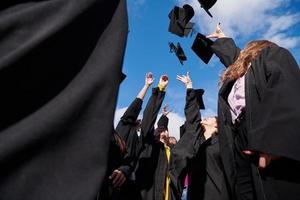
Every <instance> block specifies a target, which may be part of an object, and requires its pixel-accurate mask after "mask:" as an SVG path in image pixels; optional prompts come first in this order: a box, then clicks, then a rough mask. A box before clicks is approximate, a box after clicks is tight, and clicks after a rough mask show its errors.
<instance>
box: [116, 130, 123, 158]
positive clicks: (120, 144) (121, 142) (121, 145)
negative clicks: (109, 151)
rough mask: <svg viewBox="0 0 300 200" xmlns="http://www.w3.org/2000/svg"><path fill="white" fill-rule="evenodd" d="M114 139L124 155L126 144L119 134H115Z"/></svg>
mask: <svg viewBox="0 0 300 200" xmlns="http://www.w3.org/2000/svg"><path fill="white" fill-rule="evenodd" d="M114 138H115V140H116V143H117V145H118V146H119V147H120V152H121V153H122V154H124V153H125V152H126V144H125V142H124V140H123V139H122V138H121V136H120V135H119V134H118V133H117V132H115V133H114Z"/></svg>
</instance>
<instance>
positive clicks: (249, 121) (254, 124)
mask: <svg viewBox="0 0 300 200" xmlns="http://www.w3.org/2000/svg"><path fill="white" fill-rule="evenodd" d="M212 48H213V49H214V50H215V53H216V55H217V56H219V58H220V60H221V62H223V64H224V65H225V66H226V67H228V66H229V65H231V64H233V63H234V61H235V59H236V58H237V57H238V53H239V52H240V49H239V48H237V47H236V45H235V44H234V42H233V40H232V39H230V38H222V39H218V40H216V41H215V43H214V44H213V45H212ZM299 73H300V72H299V67H298V65H297V63H296V62H295V60H294V59H293V57H292V56H291V54H290V53H289V52H288V51H287V50H286V49H283V48H281V47H271V48H266V49H264V50H263V51H262V53H261V55H260V56H259V57H258V58H257V59H256V60H254V61H252V62H251V67H250V68H249V69H248V71H247V73H246V76H245V97H246V107H245V112H246V115H245V118H246V130H247V134H246V135H247V142H248V144H247V149H250V150H254V151H258V152H264V153H269V154H273V155H279V156H282V157H283V158H281V159H283V160H284V159H285V158H288V159H294V160H299V154H298V152H300V149H299V147H300V144H299V140H298V139H297V130H298V126H299V124H300V121H299V120H300V118H299V116H300V110H299V106H297V103H298V102H299V100H300V99H299V98H300V95H299V93H298V92H297V91H298V90H299V86H300V75H299ZM233 84H234V80H226V81H225V82H224V83H223V85H222V87H221V89H220V91H219V101H218V117H219V120H218V122H219V125H218V127H219V131H220V150H221V152H222V154H221V156H222V162H223V164H224V168H225V172H226V177H227V181H228V184H229V186H230V188H231V192H232V195H234V177H235V171H234V169H235V166H234V165H233V163H234V154H233V133H232V130H231V114H230V110H229V109H230V108H229V105H228V103H227V101H226V99H227V97H228V94H229V92H230V90H231V88H232V85H233ZM256 156H257V155H256ZM282 162H284V161H282ZM295 162H297V161H295ZM298 162H299V161H298ZM256 166H257V158H256V159H255V156H254V158H253V159H252V165H251V171H252V174H253V177H260V176H261V174H260V172H259V171H258V169H257V167H256ZM270 166H272V163H271V164H270ZM288 183H289V184H293V182H288V180H286V184H288ZM254 186H255V190H256V192H255V193H256V198H257V199H265V196H268V195H269V194H268V193H267V192H268V191H270V190H265V188H264V187H263V184H262V180H261V179H260V178H258V179H256V180H254ZM281 187H284V186H283V185H278V186H277V188H276V190H278V191H282V190H281V189H282V188H281ZM273 190H275V188H273ZM285 195H286V196H293V194H291V193H286V194H285ZM232 198H233V197H232Z"/></svg>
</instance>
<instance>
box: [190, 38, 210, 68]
mask: <svg viewBox="0 0 300 200" xmlns="http://www.w3.org/2000/svg"><path fill="white" fill-rule="evenodd" d="M213 43H214V42H213V41H212V40H210V39H209V38H206V36H205V35H202V34H201V33H198V34H197V36H196V38H195V40H194V43H193V45H192V50H193V51H194V52H195V53H196V54H197V56H198V57H199V58H200V59H201V60H202V61H203V62H204V63H206V64H207V63H208V62H209V60H210V59H211V57H212V56H213V54H214V52H213V51H212V49H211V45H212V44H213Z"/></svg>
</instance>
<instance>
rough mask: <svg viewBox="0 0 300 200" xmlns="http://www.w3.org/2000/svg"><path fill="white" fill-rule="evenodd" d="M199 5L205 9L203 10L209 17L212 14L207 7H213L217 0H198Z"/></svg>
mask: <svg viewBox="0 0 300 200" xmlns="http://www.w3.org/2000/svg"><path fill="white" fill-rule="evenodd" d="M198 1H199V3H200V5H201V8H203V9H204V10H205V12H207V14H208V15H209V16H211V17H213V16H212V14H211V13H210V12H209V9H210V8H211V7H213V5H215V3H216V2H217V0H198Z"/></svg>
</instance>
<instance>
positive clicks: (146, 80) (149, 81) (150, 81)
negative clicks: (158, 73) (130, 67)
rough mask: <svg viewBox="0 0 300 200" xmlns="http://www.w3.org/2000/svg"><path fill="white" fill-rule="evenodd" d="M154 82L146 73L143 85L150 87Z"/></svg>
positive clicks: (151, 76) (150, 74) (149, 73)
mask: <svg viewBox="0 0 300 200" xmlns="http://www.w3.org/2000/svg"><path fill="white" fill-rule="evenodd" d="M153 82H154V78H153V74H152V73H151V72H148V73H147V74H146V77H145V85H147V86H150V85H152V83H153Z"/></svg>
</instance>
